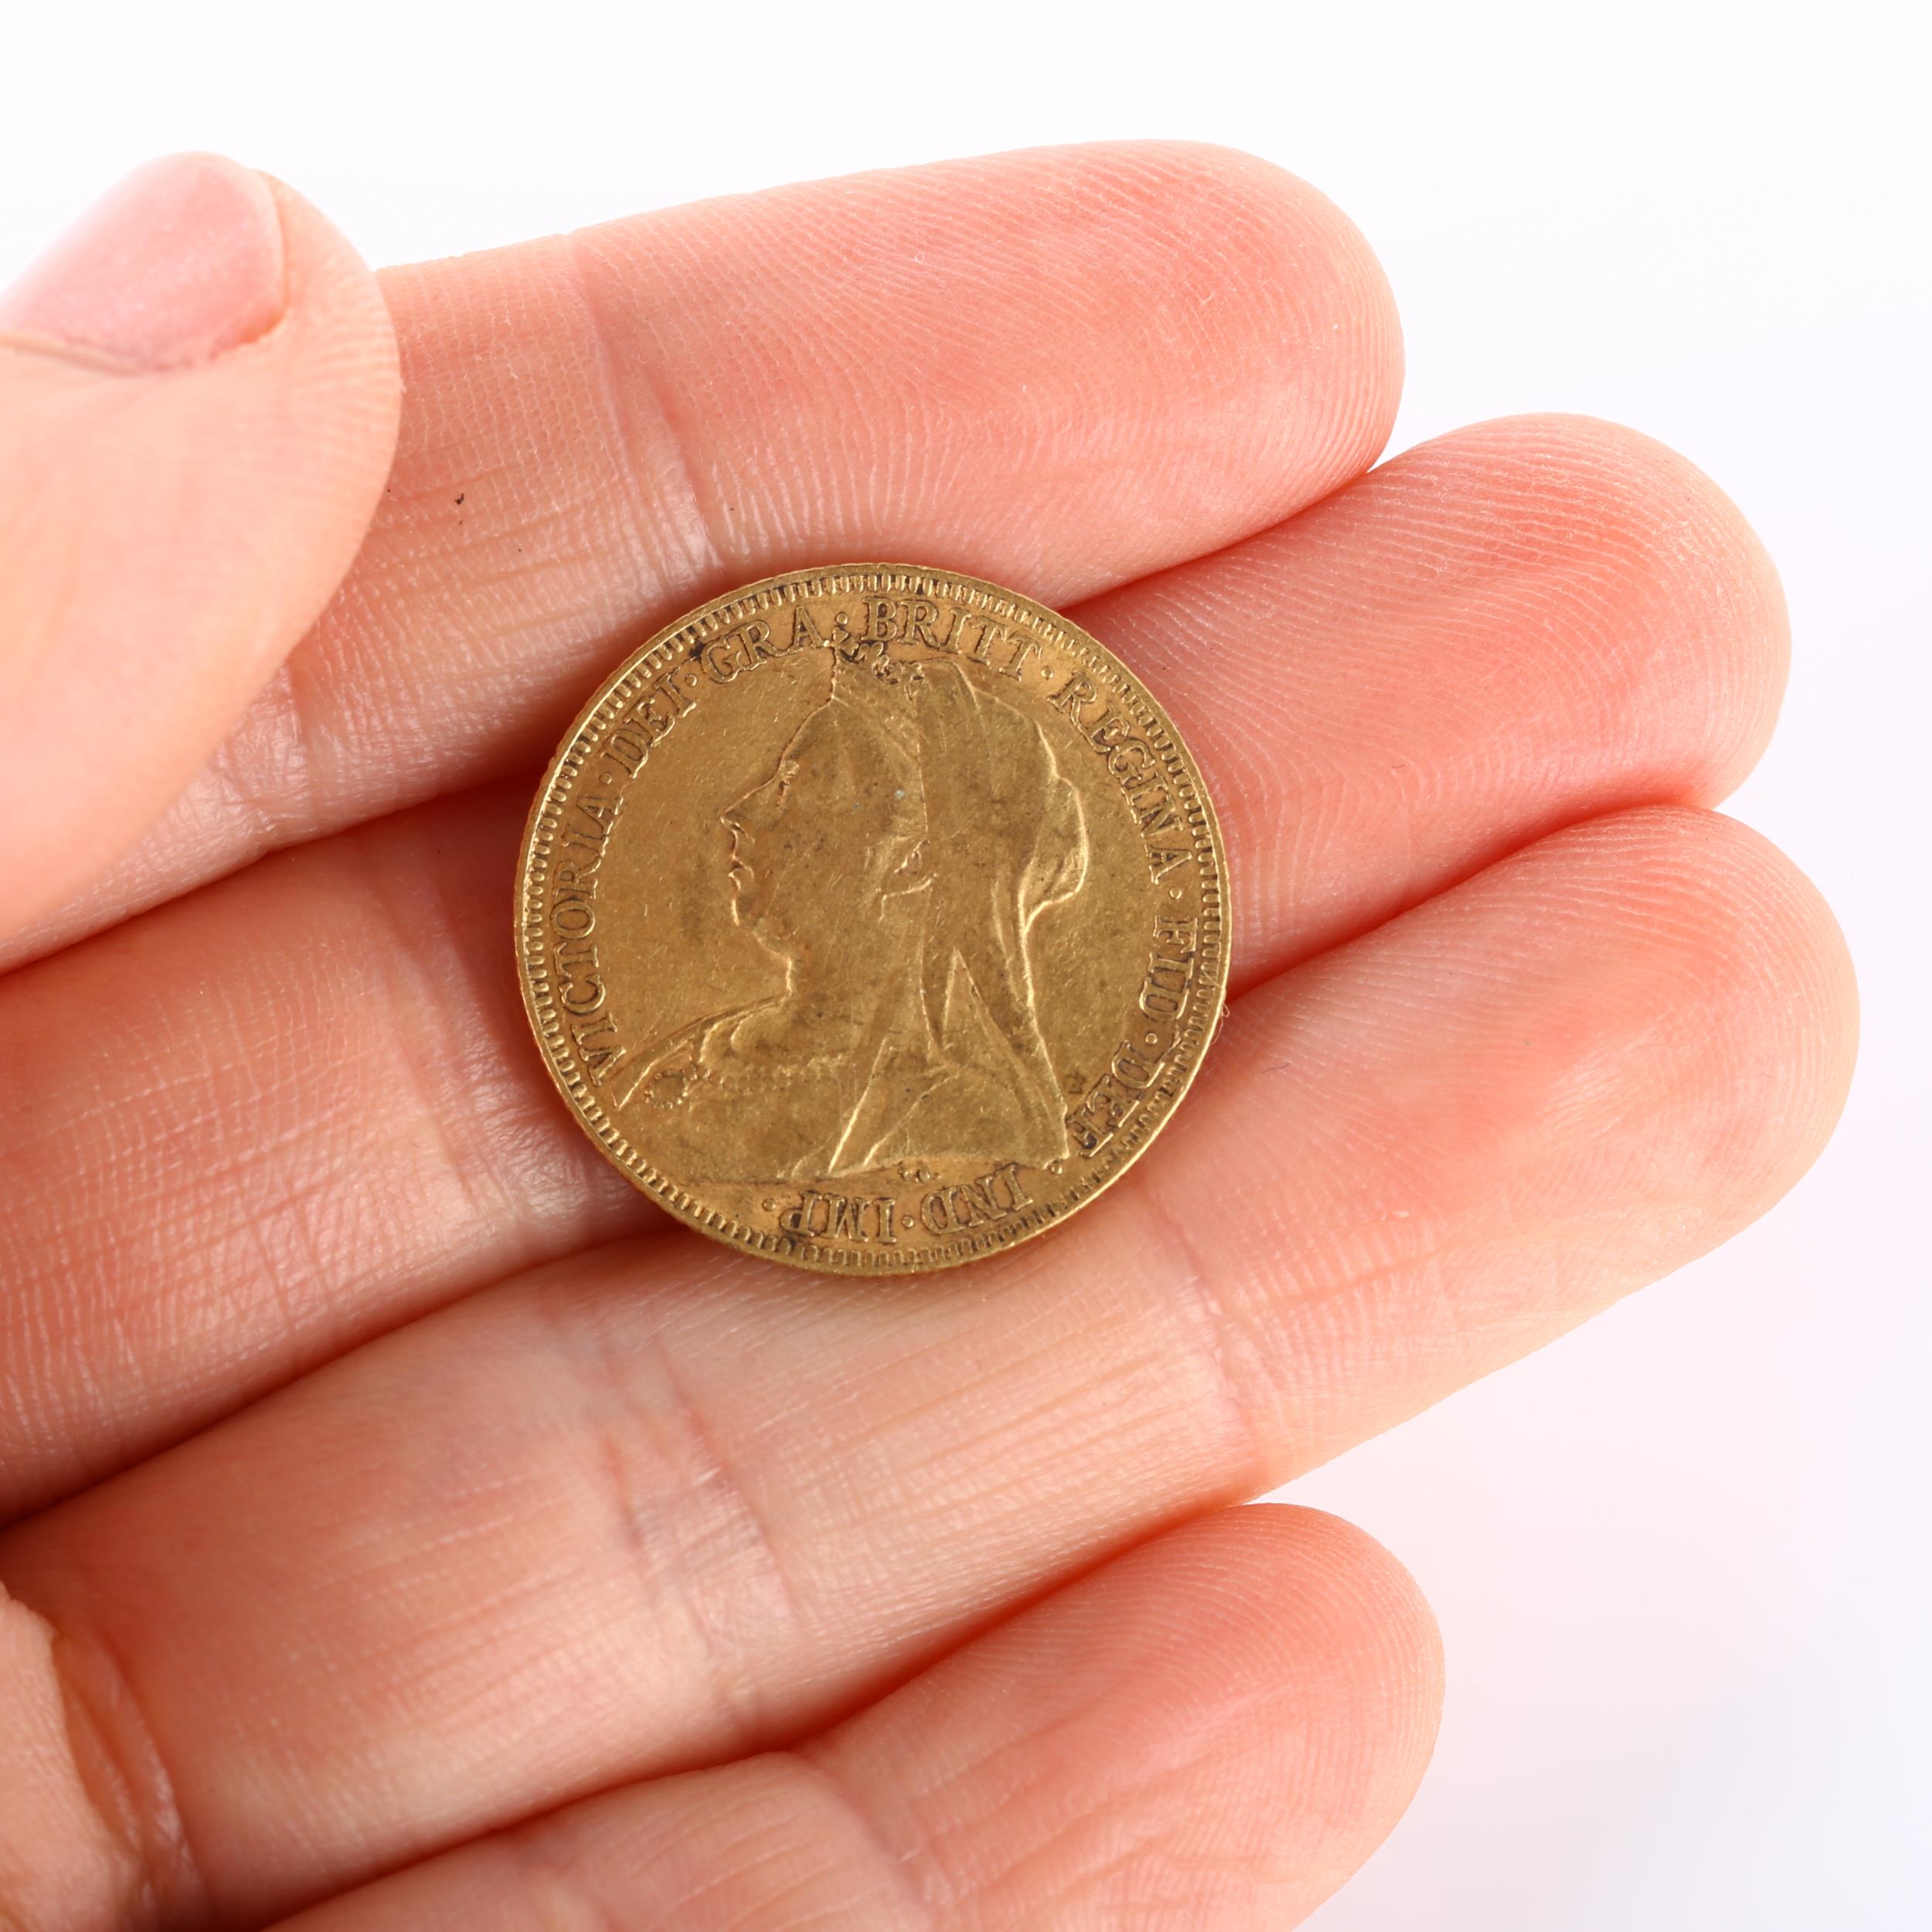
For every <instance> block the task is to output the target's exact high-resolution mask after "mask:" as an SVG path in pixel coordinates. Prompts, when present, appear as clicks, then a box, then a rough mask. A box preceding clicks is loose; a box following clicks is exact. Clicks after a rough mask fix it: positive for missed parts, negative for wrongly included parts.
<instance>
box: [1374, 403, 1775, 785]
mask: <svg viewBox="0 0 1932 1932" xmlns="http://www.w3.org/2000/svg"><path fill="white" fill-rule="evenodd" d="M1397 468H1400V469H1402V470H1403V471H1405V472H1406V473H1407V474H1409V475H1410V478H1412V480H1413V482H1414V483H1415V484H1416V485H1417V486H1418V487H1419V488H1420V487H1426V484H1427V479H1428V478H1429V477H1430V475H1432V474H1439V475H1440V478H1441V480H1442V483H1443V485H1444V488H1445V489H1447V490H1448V491H1451V492H1454V495H1455V496H1456V497H1457V498H1460V499H1461V504H1462V505H1464V507H1465V508H1467V509H1472V510H1473V509H1475V508H1476V507H1477V506H1478V505H1479V506H1480V509H1481V513H1482V515H1484V517H1485V519H1486V527H1487V529H1488V530H1489V532H1491V533H1492V543H1493V549H1494V552H1495V560H1496V562H1497V563H1498V565H1499V566H1507V565H1511V564H1515V565H1519V566H1525V567H1528V566H1535V565H1538V564H1540V565H1541V566H1542V567H1543V568H1545V569H1546V570H1552V571H1556V572H1560V573H1561V583H1562V589H1561V590H1560V593H1558V594H1557V597H1556V601H1557V602H1559V603H1567V604H1568V605H1569V607H1570V612H1571V615H1570V619H1569V621H1568V623H1567V624H1566V632H1567V638H1566V639H1565V641H1569V640H1570V639H1573V640H1575V641H1577V645H1578V646H1579V647H1580V648H1590V647H1592V646H1593V645H1595V644H1596V643H1597V641H1598V640H1606V639H1607V640H1614V643H1615V650H1614V658H1602V657H1600V658H1597V659H1596V660H1595V661H1594V662H1593V664H1592V665H1591V667H1590V668H1591V670H1592V672H1593V675H1594V677H1595V678H1596V679H1597V683H1598V685H1599V686H1600V690H1601V692H1602V694H1603V702H1604V706H1605V709H1604V717H1603V721H1602V728H1603V730H1604V734H1605V736H1606V737H1607V738H1611V739H1614V738H1616V737H1617V736H1619V735H1620V734H1621V736H1624V737H1625V738H1627V739H1629V740H1631V741H1632V744H1633V749H1638V748H1641V751H1642V753H1643V755H1644V756H1645V757H1646V759H1647V760H1648V763H1649V764H1650V765H1651V767H1652V768H1653V769H1654V770H1655V771H1656V772H1657V774H1658V777H1659V778H1660V779H1661V780H1662V781H1665V782H1667V783H1668V786H1669V787H1670V791H1671V795H1672V796H1674V797H1675V798H1677V799H1678V800H1679V801H1682V802H1684V803H1686V804H1702V805H1709V804H1716V802H1717V801H1719V799H1721V798H1724V797H1725V796H1726V794H1729V793H1730V792H1731V791H1734V790H1735V789H1736V787H1737V786H1738V785H1739V784H1741V783H1742V782H1743V780H1744V778H1745V777H1746V776H1747V774H1749V773H1750V770H1751V769H1752V767H1753V766H1754V765H1755V764H1757V760H1758V759H1759V757H1760V756H1761V755H1762V754H1763V752H1764V747H1765V746H1766V744H1767V743H1768V742H1769V740H1770V735H1771V731H1772V729H1773V727H1774V726H1775V724H1776V723H1777V713H1778V709H1779V706H1780V705H1781V702H1782V701H1783V697H1784V683H1785V677H1786V673H1787V668H1788V665H1789V660H1790V650H1791V631H1790V622H1789V618H1788V615H1787V611H1786V607H1785V602H1784V590H1783V587H1782V585H1781V583H1780V581H1779V579H1778V574H1777V566H1775V565H1774V563H1773V562H1772V561H1771V558H1770V553H1768V552H1767V550H1766V549H1765V547H1764V543H1762V541H1761V540H1760V539H1759V537H1758V535H1757V532H1756V531H1755V530H1753V529H1752V527H1751V526H1750V522H1748V521H1747V519H1746V518H1745V515H1744V514H1743V512H1742V511H1741V510H1740V509H1739V508H1738V506H1737V505H1736V503H1734V502H1733V501H1732V500H1731V498H1730V497H1729V496H1728V495H1726V493H1725V492H1724V491H1723V489H1721V488H1719V485H1717V484H1716V482H1715V481H1713V479H1712V478H1710V477H1709V476H1708V475H1706V474H1705V473H1704V471H1702V470H1700V469H1699V468H1698V467H1697V466H1696V464H1694V463H1692V461H1689V458H1688V457H1684V456H1682V455H1680V454H1679V453H1678V452H1677V451H1675V450H1673V449H1672V448H1671V447H1668V445H1667V444H1663V443H1660V442H1658V440H1656V439H1655V437H1651V436H1647V435H1645V434H1644V433H1643V432H1642V431H1641V430H1634V429H1631V428H1629V427H1627V426H1625V425H1624V424H1622V423H1613V422H1608V421H1605V420H1603V419H1602V418H1600V417H1591V416H1581V415H1570V414H1561V413H1542V414H1532V415H1521V416H1509V417H1496V418H1494V419H1492V420H1489V421H1487V422H1483V423H1474V424H1471V425H1469V426H1468V427H1464V428H1461V429H1458V430H1451V431H1450V432H1449V433H1448V434H1446V435H1444V436H1441V437H1436V438H1434V440H1431V441H1430V442H1427V443H1423V444H1420V445H1418V446H1417V447H1416V448H1414V449H1413V450H1409V451H1404V452H1403V454H1401V455H1400V457H1397V458H1396V460H1395V461H1394V463H1393V464H1390V465H1389V470H1388V471H1386V472H1384V474H1390V475H1391V476H1393V472H1394V471H1396V469H1397ZM1451 507H1452V508H1453V507H1454V505H1451ZM1619 704H1622V705H1624V706H1626V707H1627V709H1625V710H1624V712H1622V713H1619V712H1618V711H1617V709H1615V707H1616V706H1618V705H1619Z"/></svg>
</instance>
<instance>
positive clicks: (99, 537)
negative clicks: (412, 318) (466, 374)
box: [0, 155, 401, 937]
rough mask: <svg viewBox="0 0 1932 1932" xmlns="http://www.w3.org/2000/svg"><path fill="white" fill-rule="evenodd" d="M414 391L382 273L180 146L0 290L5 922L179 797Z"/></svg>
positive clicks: (64, 892)
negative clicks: (403, 378)
mask: <svg viewBox="0 0 1932 1932" xmlns="http://www.w3.org/2000/svg"><path fill="white" fill-rule="evenodd" d="M400 396H401V384H400V378H399V376H398V375H397V372H396V345H395V338H394V335H393V332H392V331H391V329H390V327H389V317H388V314H387V311H386V310H385V308H384V307H383V299H382V296H381V294H380V293H379V291H378V289H377V287H376V279H375V277H374V276H373V275H372V274H370V272H369V270H368V269H367V268H366V267H364V266H363V264H362V262H361V261H360V260H359V259H358V257H356V255H355V252H354V251H353V250H352V249H351V248H350V247H349V245H348V243H346V242H345V241H344V240H343V239H342V236H340V235H338V233H336V232H335V230H334V229H333V228H332V227H331V226H329V224H328V223H326V222H325V221H324V220H323V219H322V218H321V216H319V215H318V214H317V213H316V212H315V210H314V209H312V208H311V207H310V206H308V203H307V202H304V201H302V200H301V199H299V198H298V197H297V196H294V195H293V194H291V192H289V191H288V190H287V189H285V188H284V187H282V186H281V185H280V184H279V183H278V182H271V181H269V180H267V179H264V177H263V176H261V175H257V174H254V173H252V172H250V170H248V169H247V168H242V167H240V166H238V165H236V164H235V163H234V162H229V161H224V160H222V159H220V158H219V157H216V156H213V155H177V156H175V157H174V158H171V159H168V160H166V161H160V162H154V163H152V164H151V165H149V166H148V167H146V168H142V169H141V170H140V171H139V172H137V173H135V174H134V175H131V176H130V177H129V178H128V180H126V181H125V182H123V183H122V184H121V186H120V187H119V188H118V189H116V190H114V192H113V193H112V194H111V195H110V196H108V197H107V199H106V200H105V201H104V202H101V203H100V205H99V206H98V207H97V208H96V209H94V211H93V212H92V213H90V215H89V216H87V217H86V218H85V219H83V221H82V223H81V224H80V226H79V227H77V229H76V230H73V233H71V234H70V235H69V236H67V237H66V239H65V240H63V241H61V242H60V243H56V245H55V247H53V250H51V251H50V252H49V253H48V254H47V255H46V257H43V259H42V260H40V261H39V263H37V264H36V265H35V266H34V267H32V269H30V270H29V271H28V274H27V275H26V277H25V279H24V280H23V281H21V282H19V284H16V285H15V287H14V288H13V289H12V290H11V291H9V292H7V293H5V294H0V937H5V934H6V933H7V932H8V931H10V930H18V929H19V927H22V926H24V925H26V923H29V921H31V920H33V919H35V918H36V917H38V916H39V915H41V914H43V913H46V912H48V911H49V910H52V909H53V908H54V907H56V906H58V905H60V903H62V902H63V900H66V899H67V898H68V897H70V896H71V895H72V894H73V893H75V892H76V891H77V890H78V889H80V887H82V886H84V885H86V884H87V883H88V881H89V880H90V879H92V878H94V876H96V875H97V874H98V873H99V872H101V871H102V870H103V869H104V868H105V867H107V866H108V865H109V864H111V862H113V861H114V860H115V859H117V858H119V857H120V856H121V854H122V853H123V852H125V851H126V850H127V849H128V847H129V846H130V845H132V844H133V843H134V841H135V839H136V838H138V836H139V835H140V834H141V832H143V831H145V829H146V828H147V827H148V825H150V824H151V822H152V821H154V820H155V818H158V816H159V815H160V814H161V813H162V811H164V810H165V808H166V807H167V806H168V804H170V803H171V802H172V800H173V799H174V798H175V796H176V795H177V794H179V792H180V791H181V790H182V787H184V786H185V784H187V782H188V781H189V779H190V778H191V777H192V776H193V775H194V774H195V772H196V770H197V769H198V768H199V767H200V766H201V765H202V763H203V762H204V761H205V760H206V759H207V757H208V756H209V753H211V752H212V751H213V750H214V748H215V747H216V745H217V744H218V743H219V742H220V740H221V739H222V738H223V736H224V735H225V734H226V732H227V731H228V730H229V729H230V727H231V726H233V724H234V723H235V722H236V719H238V718H239V717H240V715H241V713H242V711H243V708H244V707H245V706H247V703H248V701H249V700H250V698H251V697H252V696H253V695H254V694H255V693H256V692H257V691H258V690H259V689H260V688H261V686H262V685H264V682H266V681H267V679H269V677H270V675H273V673H274V671H275V669H276V668H277V665H280V663H281V661H282V659H283V658H284V657H285V656H286V655H287V653H288V651H290V650H291V648H292V647H293V646H294V644H295V642H296V641H297V639H298V638H300V637H301V634H302V633H303V632H304V631H305V630H306V629H307V628H308V626H309V624H311V623H312V622H313V621H314V620H315V617H316V616H317V614H318V612H319V611H321V607H322V606H323V604H325V602H326V601H327V600H328V597H329V595H330V594H331V592H332V591H333V590H334V589H335V586H336V584H337V583H338V582H339V581H340V580H341V579H342V575H343V573H345V571H346V570H347V569H348V568H349V560H350V559H351V558H352V556H354V554H355V548H356V546H357V545H358V544H359V543H360V541H361V540H362V533H363V531H364V530H365V529H366V527H367V526H368V522H369V517H370V515H372V512H373V511H374V509H375V506H376V502H377V501H378V499H379V496H380V495H381V492H382V488H383V479H384V478H385V476H386V474H387V473H388V469H389V459H390V457H391V455H392V454H393V451H394V447H395V440H396V417H397V413H398V408H399V405H400Z"/></svg>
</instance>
